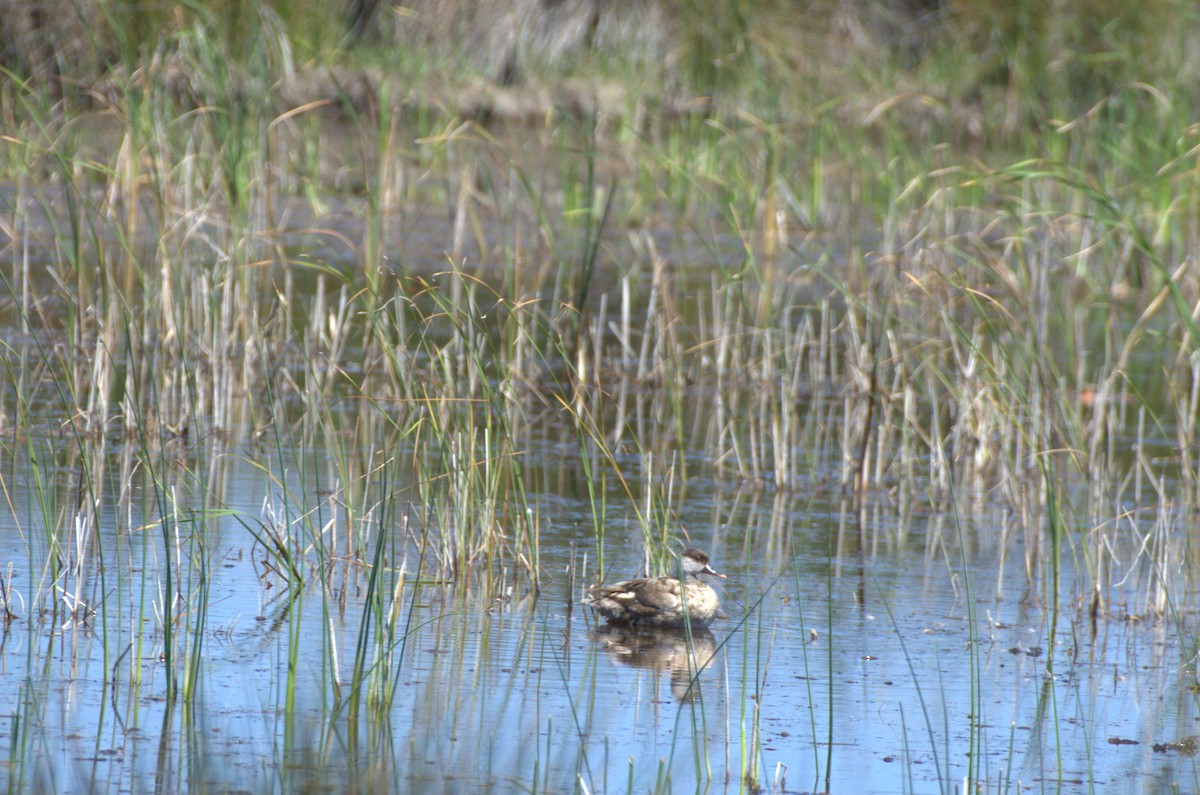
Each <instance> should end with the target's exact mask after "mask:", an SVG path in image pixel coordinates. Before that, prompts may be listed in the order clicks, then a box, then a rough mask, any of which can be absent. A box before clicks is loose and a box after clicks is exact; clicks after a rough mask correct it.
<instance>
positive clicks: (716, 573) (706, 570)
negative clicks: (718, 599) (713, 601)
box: [704, 565, 725, 580]
mask: <svg viewBox="0 0 1200 795" xmlns="http://www.w3.org/2000/svg"><path fill="white" fill-rule="evenodd" d="M704 573H705V574H711V575H712V576H714V577H720V578H721V579H722V580H723V579H725V575H724V574H722V573H721V572H719V571H717V570H716V569H714V568H713V567H712V566H710V565H706V566H705V567H704Z"/></svg>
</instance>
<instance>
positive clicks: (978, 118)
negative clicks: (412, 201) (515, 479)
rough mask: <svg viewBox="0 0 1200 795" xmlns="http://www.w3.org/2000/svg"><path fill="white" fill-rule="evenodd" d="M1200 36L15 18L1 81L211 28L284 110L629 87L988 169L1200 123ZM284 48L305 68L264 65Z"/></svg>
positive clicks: (1131, 30) (982, 24) (614, 23)
mask: <svg viewBox="0 0 1200 795" xmlns="http://www.w3.org/2000/svg"><path fill="white" fill-rule="evenodd" d="M1198 20H1200V11H1197V6H1196V5H1195V4H1194V3H1190V2H1182V0H1150V1H1149V2H1145V3H1138V4H1132V3H1126V2H1121V1H1120V0H1087V1H1086V2H1066V1H1065V0H1017V1H1016V2H1010V3H1004V4H997V3H990V2H982V1H981V0H942V1H940V2H939V0H856V1H854V2H832V1H830V0H814V1H812V2H795V1H792V2H787V1H785V0H634V1H633V2H622V3H610V2H604V0H514V1H513V2H507V1H506V2H492V1H485V2H478V1H477V0H411V1H410V2H406V3H403V4H389V3H384V2H380V0H343V1H342V2H334V1H333V0H295V2H282V0H275V1H274V2H271V1H270V0H256V1H255V2H241V1H240V0H213V1H212V2H204V3H201V2H197V1H196V0H193V1H192V2H162V1H157V2H156V1H155V0H150V1H148V2H146V1H143V2H117V1H116V0H3V1H2V2H0V65H2V66H3V69H4V70H5V79H6V80H7V81H24V80H27V79H32V80H34V81H37V82H45V83H46V84H47V86H48V87H51V88H52V90H53V91H54V92H55V93H56V94H57V95H58V96H60V97H65V98H68V99H74V100H77V101H86V100H87V98H88V96H89V92H93V91H95V90H97V89H98V88H102V87H103V86H104V84H105V83H106V81H108V80H111V79H112V78H113V77H114V75H120V74H127V73H129V72H131V71H135V70H138V69H145V68H166V67H169V66H172V61H171V58H170V54H171V52H172V49H173V48H172V44H171V43H172V42H174V41H178V40H179V38H180V37H181V35H183V34H184V33H186V32H187V31H189V30H195V29H197V28H200V29H203V30H204V31H205V32H206V35H208V36H209V37H211V38H212V39H213V40H214V41H216V42H218V43H219V44H220V46H221V48H222V51H223V52H224V53H226V54H227V56H228V58H229V60H230V63H231V65H232V67H233V68H234V69H235V70H238V69H240V70H255V71H261V70H262V69H263V68H264V66H265V67H266V68H268V69H270V70H274V72H275V73H274V74H272V75H271V76H272V77H274V78H275V79H278V80H281V81H287V85H288V86H289V87H290V89H291V90H290V91H288V92H284V93H283V94H282V95H281V96H282V97H283V98H284V100H291V101H297V102H298V101H301V100H303V99H310V98H312V97H313V96H314V95H319V94H322V93H328V91H329V88H328V82H327V76H328V75H329V74H330V73H331V72H330V70H333V72H332V74H335V75H338V76H339V78H338V82H340V83H342V84H345V83H346V82H347V77H346V75H347V74H353V75H366V76H368V77H379V76H381V75H386V76H387V77H389V78H390V79H392V80H393V81H395V82H396V83H397V84H398V85H401V86H403V87H404V90H405V91H406V92H408V93H409V94H410V95H412V96H418V98H419V99H420V100H421V101H429V102H432V103H435V104H436V103H439V102H441V103H448V104H450V105H451V106H454V105H457V104H459V103H465V104H467V105H470V104H472V103H475V102H477V100H475V99H470V100H466V99H462V97H464V96H465V95H467V94H470V92H471V91H478V90H479V87H480V86H481V85H482V86H493V87H500V88H509V89H512V90H515V91H521V90H526V91H528V90H529V89H531V88H534V87H547V86H549V87H551V88H553V87H555V86H557V85H561V84H563V83H564V82H566V81H583V82H585V83H589V84H591V85H592V86H593V88H594V87H596V86H611V87H612V91H610V92H609V93H608V94H601V96H608V97H611V98H612V101H611V104H612V105H613V107H612V108H610V109H611V110H621V109H629V108H630V107H632V106H633V105H634V104H635V103H636V102H649V103H651V105H650V109H651V110H652V111H657V112H660V113H670V112H672V111H675V112H689V111H694V110H695V109H697V108H703V109H705V112H709V111H710V110H712V109H716V110H717V112H719V113H737V112H743V113H750V114H753V115H755V116H756V117H759V118H762V119H763V120H765V121H768V122H779V121H787V120H802V119H806V118H809V117H811V116H813V115H814V114H821V113H827V112H828V111H829V108H831V107H834V108H836V109H837V111H838V113H839V120H840V121H842V122H844V123H848V124H859V125H870V124H871V123H873V122H878V121H879V119H880V118H882V117H884V116H888V117H890V122H891V123H892V124H893V125H895V126H896V128H898V129H900V130H904V131H907V133H908V134H911V135H913V136H916V137H918V138H919V139H920V140H922V141H924V142H926V143H949V144H952V145H955V146H959V147H963V148H966V149H969V150H978V149H981V148H987V147H1001V148H1013V147H1019V146H1022V145H1023V143H1025V142H1026V141H1027V137H1028V136H1030V135H1039V134H1041V133H1044V132H1046V131H1050V130H1055V129H1059V128H1061V127H1063V126H1064V125H1069V124H1089V125H1091V126H1093V127H1096V126H1098V125H1099V126H1102V127H1104V128H1106V129H1111V130H1114V131H1118V132H1119V130H1120V128H1121V127H1122V126H1125V125H1137V126H1141V125H1143V124H1157V121H1156V120H1157V119H1159V117H1161V116H1162V114H1163V113H1164V112H1166V111H1167V110H1168V109H1170V108H1175V109H1178V108H1191V107H1194V106H1195V104H1196V100H1197V97H1196V93H1197V91H1198V89H1197V86H1198V85H1200V82H1198V81H1197V76H1198V71H1200V65H1198V64H1200V46H1197V45H1198V43H1200V41H1198V36H1197V30H1198V28H1197V24H1196V23H1197V21H1198ZM272 41H275V42H284V43H286V49H282V48H281V49H279V50H278V51H279V52H281V53H282V54H283V56H286V57H277V58H274V59H272V60H271V62H269V63H267V64H264V62H263V60H262V59H261V58H258V57H256V53H258V52H259V51H260V48H261V47H262V45H263V44H264V43H269V42H272ZM318 73H320V74H321V75H322V77H320V78H318V77H317V74H318ZM259 76H260V77H261V76H262V75H261V74H260V75H259ZM297 81H298V82H297ZM699 98H702V101H697V100H698V99H699ZM483 101H484V102H485V103H486V104H488V106H489V109H491V110H496V111H498V112H499V113H500V114H501V115H504V113H505V110H506V108H507V107H508V105H506V104H505V103H504V101H497V100H496V98H495V97H492V98H485V99H484V100H483ZM515 107H516V108H517V112H527V111H528V109H529V106H528V105H520V104H518V105H516V106H515ZM534 111H536V107H535V108H534Z"/></svg>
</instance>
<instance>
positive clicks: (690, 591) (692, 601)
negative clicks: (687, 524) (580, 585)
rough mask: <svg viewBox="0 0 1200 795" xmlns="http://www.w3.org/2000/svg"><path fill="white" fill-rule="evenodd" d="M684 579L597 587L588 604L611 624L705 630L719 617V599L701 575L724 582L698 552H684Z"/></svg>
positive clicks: (640, 580)
mask: <svg viewBox="0 0 1200 795" xmlns="http://www.w3.org/2000/svg"><path fill="white" fill-rule="evenodd" d="M680 563H681V566H682V568H683V579H682V580H681V579H679V578H678V577H639V578H638V579H634V580H623V581H621V582H615V583H612V584H611V585H600V586H597V587H596V588H595V589H594V590H593V591H592V595H591V598H590V599H589V600H588V601H587V602H586V604H587V605H588V606H589V607H591V608H592V609H593V610H595V611H596V612H597V613H599V614H600V615H601V616H603V617H604V618H605V619H606V620H607V621H608V623H609V624H618V625H620V624H625V625H634V626H639V627H663V628H676V629H677V628H680V627H683V626H684V625H687V624H690V625H691V627H692V628H693V629H697V628H704V627H707V626H708V625H709V624H711V623H712V622H713V619H715V618H716V617H717V608H718V606H719V605H720V599H719V598H718V597H717V592H716V591H714V590H713V589H712V587H711V586H710V585H709V584H708V583H706V582H704V581H703V580H701V579H700V577H699V575H700V574H709V575H712V576H714V577H721V578H724V576H725V575H724V574H720V573H719V572H717V571H716V570H715V569H714V568H713V567H712V566H711V565H709V562H708V555H706V554H705V553H704V552H701V551H700V550H698V549H685V550H684V551H683V553H682V555H681V556H680Z"/></svg>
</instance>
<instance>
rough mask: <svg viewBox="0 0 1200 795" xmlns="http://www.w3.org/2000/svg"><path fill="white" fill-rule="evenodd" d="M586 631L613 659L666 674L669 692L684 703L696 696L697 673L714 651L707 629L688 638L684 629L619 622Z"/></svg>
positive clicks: (698, 690)
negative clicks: (669, 681) (668, 677)
mask: <svg viewBox="0 0 1200 795" xmlns="http://www.w3.org/2000/svg"><path fill="white" fill-rule="evenodd" d="M588 634H589V637H591V639H592V640H593V641H596V642H597V643H599V644H600V645H601V647H602V648H603V649H604V650H605V651H606V652H608V655H609V656H610V657H611V658H612V659H614V660H616V661H617V662H620V663H622V664H624V665H632V666H633V667H635V668H641V669H644V670H647V671H654V672H656V673H660V674H663V673H666V674H670V676H671V693H672V694H673V695H674V696H675V700H676V701H679V702H681V703H685V704H686V703H690V702H692V701H694V700H695V699H696V696H697V695H699V692H700V679H699V677H698V676H697V673H698V672H699V671H700V670H701V669H702V668H704V667H705V666H706V665H708V662H709V661H710V660H711V659H712V658H713V656H714V655H715V654H716V653H717V640H716V638H714V637H713V634H712V633H711V632H709V631H708V630H707V629H695V630H693V631H692V633H691V638H690V639H689V637H688V633H687V631H686V630H684V629H675V628H672V629H663V628H640V629H639V628H638V627H636V626H629V625H621V624H608V625H605V626H601V627H597V628H595V629H593V630H592V631H591V632H590V633H588Z"/></svg>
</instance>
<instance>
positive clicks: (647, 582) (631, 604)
mask: <svg viewBox="0 0 1200 795" xmlns="http://www.w3.org/2000/svg"><path fill="white" fill-rule="evenodd" d="M600 598H601V599H611V600H612V601H614V602H616V603H617V604H618V605H620V606H621V607H623V608H625V609H626V610H628V611H629V612H630V613H632V614H633V615H636V616H638V617H646V616H652V615H655V614H657V613H666V612H670V611H672V610H678V609H679V606H680V604H681V603H682V600H681V599H680V597H679V580H676V579H675V578H674V577H649V578H641V579H637V580H625V581H624V582H616V583H613V584H612V585H603V586H601V587H600Z"/></svg>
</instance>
